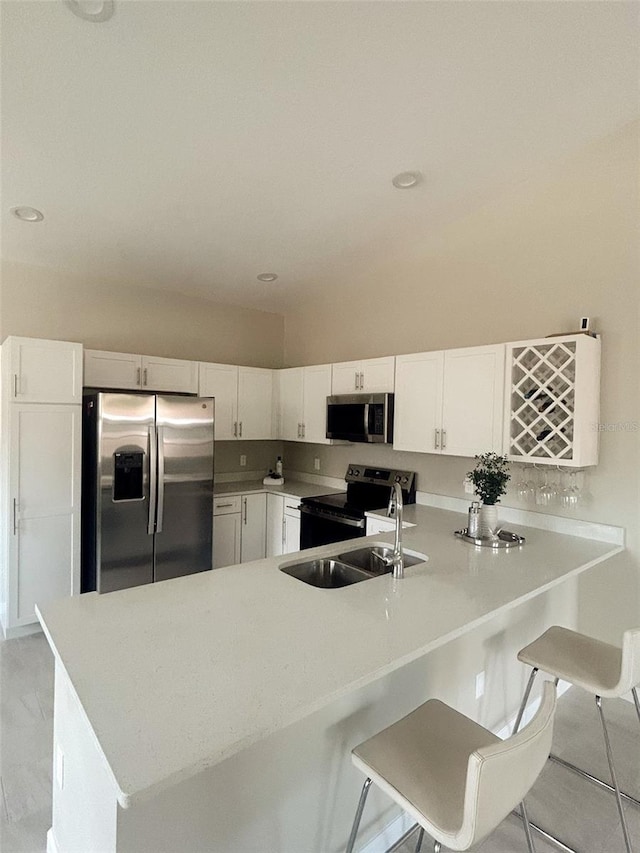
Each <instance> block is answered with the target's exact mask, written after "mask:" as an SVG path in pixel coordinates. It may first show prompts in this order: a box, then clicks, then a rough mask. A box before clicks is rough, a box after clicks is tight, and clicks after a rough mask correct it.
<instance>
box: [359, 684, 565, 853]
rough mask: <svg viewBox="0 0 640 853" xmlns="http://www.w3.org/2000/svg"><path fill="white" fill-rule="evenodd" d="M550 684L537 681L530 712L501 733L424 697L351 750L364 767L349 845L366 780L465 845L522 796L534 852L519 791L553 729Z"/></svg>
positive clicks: (424, 826) (431, 829) (423, 825)
mask: <svg viewBox="0 0 640 853" xmlns="http://www.w3.org/2000/svg"><path fill="white" fill-rule="evenodd" d="M555 704H556V697H555V688H554V685H553V684H552V683H551V682H547V683H546V684H545V686H544V693H543V697H542V702H541V705H540V708H539V709H538V712H537V713H536V715H535V717H534V718H533V720H532V721H531V722H530V723H529V725H528V726H526V728H524V729H523V730H522V731H521V732H520V733H519V734H517V735H514V736H512V737H510V738H508V739H507V740H500V738H498V737H496V735H494V734H492V733H491V732H489V731H487V729H485V728H483V727H482V726H479V725H478V724H477V723H474V722H473V721H472V720H470V719H469V718H468V717H465V716H464V715H463V714H460V713H458V711H455V710H454V709H453V708H450V707H449V706H448V705H445V704H443V703H442V702H439V701H438V700H437V699H431V700H429V701H428V702H425V703H424V705H421V706H420V707H419V708H417V709H416V710H415V711H413V712H412V713H411V714H409V715H408V716H406V717H403V719H401V720H399V721H398V722H397V723H394V724H393V725H391V726H389V727H388V728H386V729H384V730H383V731H381V732H380V733H379V734H377V735H374V737H372V738H370V739H369V740H367V741H365V742H364V743H361V744H360V746H357V747H356V748H355V749H354V750H353V752H352V753H351V756H352V759H353V763H354V764H355V766H356V767H358V768H359V769H360V770H362V772H363V773H365V775H366V777H367V778H366V781H365V783H364V785H363V787H362V793H361V794H360V801H359V803H358V808H357V810H356V816H355V819H354V821H353V828H352V830H351V835H350V836H349V842H348V844H347V853H352V851H353V847H354V844H355V840H356V835H357V834H358V827H359V826H360V819H361V817H362V812H363V809H364V805H365V802H366V799H367V794H368V793H369V788H370V787H371V784H372V783H375V784H376V785H377V786H378V787H379V788H380V789H381V790H383V791H384V792H385V793H387V794H388V795H389V796H390V797H391V799H393V800H395V802H396V803H398V805H400V806H401V807H402V808H403V809H404V810H405V811H406V812H408V814H410V815H411V816H412V817H413V818H415V820H416V821H417V823H418V825H419V826H420V833H419V837H418V843H417V846H416V853H419V850H420V848H421V846H422V839H423V836H424V833H425V831H426V832H427V833H428V834H429V835H430V836H431V837H432V838H433V839H434V851H435V853H439V851H440V849H441V845H442V844H444V845H445V846H447V847H449V848H450V849H451V850H468V849H469V847H471V846H472V845H473V844H476V843H477V842H478V841H480V840H482V839H483V838H485V837H486V836H487V835H489V833H490V832H492V831H493V830H494V829H495V828H496V827H497V826H498V824H499V823H500V822H501V821H502V820H504V818H505V817H506V816H507V815H508V814H509V813H510V812H511V811H512V810H513V809H514V807H515V806H516V805H517V804H518V803H522V810H523V823H524V827H525V833H526V838H527V845H528V848H529V851H530V853H535V851H534V848H533V841H532V839H531V832H530V829H529V823H528V821H527V819H526V810H525V807H524V802H523V799H524V796H525V794H527V792H528V791H529V789H530V788H531V786H532V785H533V783H534V782H535V780H536V779H537V778H538V775H539V774H540V772H541V770H542V768H543V767H544V765H545V763H546V761H547V757H548V755H549V750H550V749H551V738H552V735H553V712H554V709H555Z"/></svg>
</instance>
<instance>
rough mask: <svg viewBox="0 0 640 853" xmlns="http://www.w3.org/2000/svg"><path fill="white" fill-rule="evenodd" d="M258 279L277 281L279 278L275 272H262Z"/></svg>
mask: <svg viewBox="0 0 640 853" xmlns="http://www.w3.org/2000/svg"><path fill="white" fill-rule="evenodd" d="M257 278H258V281H275V280H276V279H277V278H278V276H277V275H276V274H275V273H274V272H261V273H260V275H259V276H257Z"/></svg>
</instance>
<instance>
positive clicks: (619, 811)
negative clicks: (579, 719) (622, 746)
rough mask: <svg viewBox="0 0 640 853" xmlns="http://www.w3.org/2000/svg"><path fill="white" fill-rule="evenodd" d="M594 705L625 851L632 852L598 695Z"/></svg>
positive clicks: (600, 700) (600, 699)
mask: <svg viewBox="0 0 640 853" xmlns="http://www.w3.org/2000/svg"><path fill="white" fill-rule="evenodd" d="M596 705H597V706H598V711H599V712H600V721H601V723H602V733H603V735H604V745H605V748H606V750H607V760H608V761H609V770H610V771H611V781H612V782H613V787H614V788H615V792H616V802H617V804H618V813H619V815H620V823H621V824H622V834H623V835H624V843H625V846H626V848H627V853H633V849H632V847H631V839H630V838H629V830H628V829H627V821H626V818H625V816H624V809H623V808H622V798H621V797H620V786H619V785H618V777H617V776H616V770H615V767H614V766H613V753H612V751H611V744H610V742H609V732H608V731H607V724H606V721H605V719H604V712H603V710H602V698H601V697H600V696H596Z"/></svg>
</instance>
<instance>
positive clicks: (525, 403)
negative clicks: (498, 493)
mask: <svg viewBox="0 0 640 853" xmlns="http://www.w3.org/2000/svg"><path fill="white" fill-rule="evenodd" d="M506 362H507V376H506V405H505V423H504V442H505V448H506V452H507V455H508V457H509V459H510V460H511V461H513V462H535V463H536V464H538V463H541V464H547V465H566V466H568V467H577V468H582V467H585V466H587V465H596V464H597V463H598V430H597V428H596V425H597V424H598V422H599V419H600V340H599V339H598V338H592V337H590V336H589V335H567V336H562V337H551V338H542V339H538V340H533V341H520V342H516V343H510V344H507V358H506Z"/></svg>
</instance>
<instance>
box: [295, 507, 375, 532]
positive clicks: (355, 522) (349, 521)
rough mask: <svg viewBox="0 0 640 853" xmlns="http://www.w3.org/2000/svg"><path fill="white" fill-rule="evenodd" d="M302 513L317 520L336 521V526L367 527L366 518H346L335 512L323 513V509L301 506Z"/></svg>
mask: <svg viewBox="0 0 640 853" xmlns="http://www.w3.org/2000/svg"><path fill="white" fill-rule="evenodd" d="M300 512H301V513H304V514H305V515H311V516H315V517H316V518H324V519H326V520H327V521H334V522H335V523H336V524H346V526H347V527H360V528H362V527H364V526H365V520H364V518H360V519H355V518H344V517H343V516H339V515H336V514H335V513H333V512H323V511H322V510H321V509H316V508H315V507H313V508H312V507H307V506H301V507H300Z"/></svg>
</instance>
